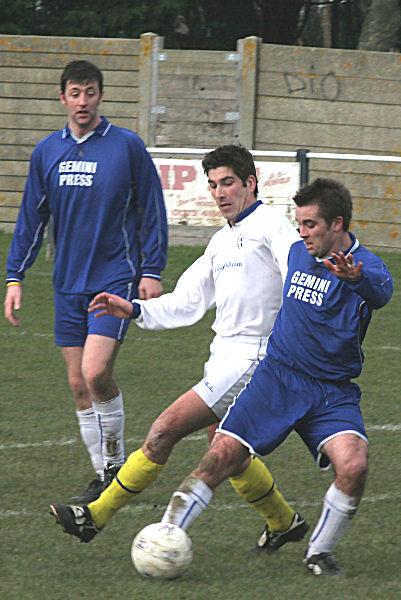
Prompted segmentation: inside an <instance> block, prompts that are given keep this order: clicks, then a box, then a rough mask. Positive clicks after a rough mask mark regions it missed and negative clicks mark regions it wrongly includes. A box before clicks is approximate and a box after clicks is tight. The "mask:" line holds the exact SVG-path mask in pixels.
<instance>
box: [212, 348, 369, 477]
mask: <svg viewBox="0 0 401 600" xmlns="http://www.w3.org/2000/svg"><path fill="white" fill-rule="evenodd" d="M360 398H361V391H360V388H359V386H358V385H357V384H356V383H352V382H350V381H347V382H342V381H341V382H335V381H327V380H325V381H322V380H318V379H314V378H313V377H309V376H308V375H306V374H304V373H302V372H300V371H296V370H294V369H290V368H288V367H286V366H285V365H282V364H280V363H278V362H276V361H274V360H273V359H271V358H269V357H266V358H265V359H264V360H263V361H262V362H261V363H260V364H259V365H258V367H257V369H256V371H255V373H254V375H253V377H252V379H251V381H250V382H249V383H248V385H247V386H246V388H245V389H244V390H243V391H242V392H241V393H240V394H239V396H238V397H237V398H236V399H235V400H234V402H233V404H232V405H231V406H230V408H229V409H228V411H227V413H226V414H225V416H224V418H223V420H222V421H221V423H220V426H219V427H218V429H217V431H219V432H221V433H225V434H227V435H230V436H232V437H234V438H236V439H238V440H239V441H240V442H241V443H242V444H244V445H245V446H247V447H248V448H249V450H250V452H251V453H253V454H258V455H260V456H265V455H266V454H269V453H270V452H272V451H273V450H274V449H275V448H277V447H278V446H279V445H280V444H281V443H282V442H283V441H284V440H285V439H286V437H287V436H288V435H289V434H290V433H291V431H296V432H297V433H298V434H299V435H300V437H301V438H302V440H303V441H304V443H305V444H306V446H307V447H308V449H309V450H310V452H311V453H312V455H313V456H314V458H315V460H316V461H317V463H318V466H319V467H320V468H321V469H326V468H328V466H329V465H330V461H329V459H328V458H327V456H325V455H322V454H321V452H320V449H321V447H322V446H323V444H324V443H325V442H327V441H328V440H329V439H331V438H333V437H335V436H337V435H339V434H343V433H354V434H355V435H358V436H359V437H361V438H363V439H365V440H367V436H366V431H365V426H364V422H363V418H362V415H361V411H360V407H359V403H360Z"/></svg>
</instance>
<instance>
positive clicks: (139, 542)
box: [131, 523, 192, 579]
mask: <svg viewBox="0 0 401 600" xmlns="http://www.w3.org/2000/svg"><path fill="white" fill-rule="evenodd" d="M131 558H132V562H133V564H134V566H135V568H136V570H137V571H138V573H140V574H141V575H143V576H144V577H149V578H151V579H176V578H177V577H180V576H181V575H182V574H183V573H184V571H186V569H187V568H188V567H189V565H190V563H191V560H192V542H191V540H190V538H189V537H188V535H187V534H186V533H185V531H184V530H183V529H181V528H180V527H178V526H177V525H173V524H171V523H152V524H151V525H147V527H144V529H142V530H141V531H140V532H139V533H138V534H137V535H136V536H135V539H134V541H133V542H132V547H131Z"/></svg>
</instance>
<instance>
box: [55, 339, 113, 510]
mask: <svg viewBox="0 0 401 600" xmlns="http://www.w3.org/2000/svg"><path fill="white" fill-rule="evenodd" d="M61 353H62V355H63V358H64V360H65V363H66V367H67V375H68V382H69V385H70V388H71V391H72V393H73V395H74V398H75V406H76V414H77V418H78V425H79V430H80V433H81V438H82V441H83V442H84V444H85V446H86V448H87V450H88V453H89V456H90V459H91V462H92V465H93V468H94V470H95V472H96V474H97V477H96V479H93V480H92V481H91V482H90V484H89V486H88V488H87V489H86V490H85V491H84V492H83V493H81V494H80V495H77V496H72V497H71V498H70V499H69V500H68V502H69V503H75V502H78V503H79V502H83V503H85V504H86V503H88V502H91V501H92V500H95V499H96V498H97V497H98V496H99V494H100V493H101V491H102V489H103V458H102V448H101V439H100V431H99V427H98V424H97V419H96V413H95V411H94V409H93V407H92V399H91V396H90V392H89V390H88V388H87V385H86V383H85V380H84V377H83V375H82V369H81V365H82V354H83V347H82V346H72V347H62V348H61Z"/></svg>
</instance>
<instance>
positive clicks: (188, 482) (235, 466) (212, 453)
mask: <svg viewBox="0 0 401 600" xmlns="http://www.w3.org/2000/svg"><path fill="white" fill-rule="evenodd" d="M248 460H249V450H248V448H246V447H245V446H243V445H242V444H241V443H240V442H239V441H238V440H236V439H235V438H233V437H231V436H227V435H224V434H221V433H217V434H216V435H215V437H214V439H213V442H212V445H211V447H210V448H209V450H208V451H207V452H206V454H205V455H204V456H203V458H202V459H201V461H200V463H199V465H198V466H197V467H196V469H195V470H194V471H193V472H192V473H191V474H190V475H188V476H187V477H186V478H185V479H184V481H183V482H182V483H181V484H180V485H179V487H178V489H177V490H176V491H175V492H174V494H173V495H172V497H171V499H170V502H169V504H168V506H167V509H166V511H165V513H164V515H163V518H162V522H163V523H173V524H175V525H178V526H179V527H181V529H184V530H186V529H187V528H188V527H190V525H192V523H193V522H194V521H195V519H196V518H197V517H198V516H199V515H200V514H201V512H202V511H203V510H204V509H205V508H206V507H207V506H208V504H209V502H210V500H211V498H212V496H213V492H214V490H215V489H216V487H217V486H218V485H219V484H220V483H222V482H223V481H225V479H227V478H228V477H231V476H235V475H238V474H239V472H240V471H241V470H242V469H243V468H244V464H246V463H247V461H248Z"/></svg>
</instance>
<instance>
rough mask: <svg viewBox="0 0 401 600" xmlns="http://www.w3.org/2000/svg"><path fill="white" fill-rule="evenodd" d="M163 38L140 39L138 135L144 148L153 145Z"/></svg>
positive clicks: (147, 36) (152, 36)
mask: <svg viewBox="0 0 401 600" xmlns="http://www.w3.org/2000/svg"><path fill="white" fill-rule="evenodd" d="M163 41H164V40H163V38H162V37H159V36H158V35H157V34H155V33H143V34H142V35H141V37H140V56H139V111H138V134H139V135H140V137H141V138H142V139H143V141H144V143H145V145H146V146H154V145H155V137H156V119H157V110H156V107H157V84H158V78H159V53H160V51H161V49H162V48H163Z"/></svg>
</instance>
